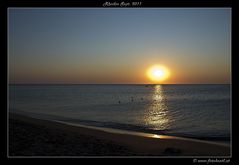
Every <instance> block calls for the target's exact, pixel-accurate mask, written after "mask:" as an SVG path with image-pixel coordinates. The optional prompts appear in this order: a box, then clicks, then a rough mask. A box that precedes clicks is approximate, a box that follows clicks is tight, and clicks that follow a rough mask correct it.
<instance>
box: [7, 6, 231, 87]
mask: <svg viewBox="0 0 239 165" xmlns="http://www.w3.org/2000/svg"><path fill="white" fill-rule="evenodd" d="M8 22H9V24H8V30H9V31H8V34H9V36H8V39H9V49H8V50H9V82H10V83H136V84H138V83H150V80H149V79H148V77H147V76H146V75H145V73H146V70H147V68H149V67H150V66H152V65H154V64H163V65H165V66H167V68H168V69H169V70H170V72H171V76H170V78H169V79H167V80H166V81H165V82H163V83H176V84H177V83H180V84H181V83H230V76H231V75H230V68H231V66H230V63H231V62H230V60H231V43H230V42H231V31H230V29H231V9H229V8H220V9H215V8H214V9H210V8H208V9H166V8H161V9H160V8H158V9H142V8H141V9H126V8H124V9H110V8H101V9H99V8H98V9H93V8H92V9H87V8H78V9H76V8H74V9H70V8H68V9H67V8H65V9H60V8H58V9H57V8H56V9H50V8H48V9H46V8H45V9H44V8H42V9H41V8H38V9H37V8H35V9H34V8H29V9H27V8H22V9H21V8H9V9H8Z"/></svg>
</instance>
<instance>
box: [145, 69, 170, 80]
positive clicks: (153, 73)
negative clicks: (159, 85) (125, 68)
mask: <svg viewBox="0 0 239 165" xmlns="http://www.w3.org/2000/svg"><path fill="white" fill-rule="evenodd" d="M169 75H170V73H169V70H168V69H167V68H166V67H165V66H162V65H154V66H152V67H150V68H149V69H148V71H147V76H148V77H149V78H150V80H152V81H154V82H162V81H164V80H166V79H167V78H168V77H169Z"/></svg>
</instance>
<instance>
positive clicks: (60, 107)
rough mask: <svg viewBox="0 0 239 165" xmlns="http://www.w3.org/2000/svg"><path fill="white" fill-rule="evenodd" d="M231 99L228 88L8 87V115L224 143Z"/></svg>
mask: <svg viewBox="0 0 239 165" xmlns="http://www.w3.org/2000/svg"><path fill="white" fill-rule="evenodd" d="M230 96H231V95H230V85H9V112H14V113H20V114H25V115H29V116H32V117H37V118H42V119H48V120H58V121H64V122H69V123H73V124H74V123H75V124H83V125H90V126H97V127H106V128H116V129H121V130H129V131H137V132H145V133H156V134H166V135H176V136H182V137H192V138H198V139H207V140H218V141H227V142H228V141H229V140H230V111H231V106H230V103H231V102H230Z"/></svg>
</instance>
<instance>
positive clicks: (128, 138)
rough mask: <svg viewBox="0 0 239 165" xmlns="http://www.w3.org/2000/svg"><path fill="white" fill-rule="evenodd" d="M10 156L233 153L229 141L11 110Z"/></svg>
mask: <svg viewBox="0 0 239 165" xmlns="http://www.w3.org/2000/svg"><path fill="white" fill-rule="evenodd" d="M9 156H230V147H229V145H222V144H217V143H211V142H207V141H202V140H194V139H188V138H178V137H172V136H154V137H146V136H139V135H135V134H124V133H116V132H110V131H104V130H99V129H94V128H87V127H79V126H73V125H67V124H64V123H58V122H54V121H47V120H40V119H34V118H31V117H27V116H23V115H19V114H13V113H10V114H9Z"/></svg>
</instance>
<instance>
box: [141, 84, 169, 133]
mask: <svg viewBox="0 0 239 165" xmlns="http://www.w3.org/2000/svg"><path fill="white" fill-rule="evenodd" d="M144 122H145V123H146V124H147V125H148V126H150V127H151V129H154V130H165V129H167V128H168V127H169V115H168V108H167V105H166V103H165V97H164V94H163V89H162V86H161V85H155V87H154V92H153V95H152V101H151V102H150V106H149V107H148V108H147V110H146V113H145V116H144Z"/></svg>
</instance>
